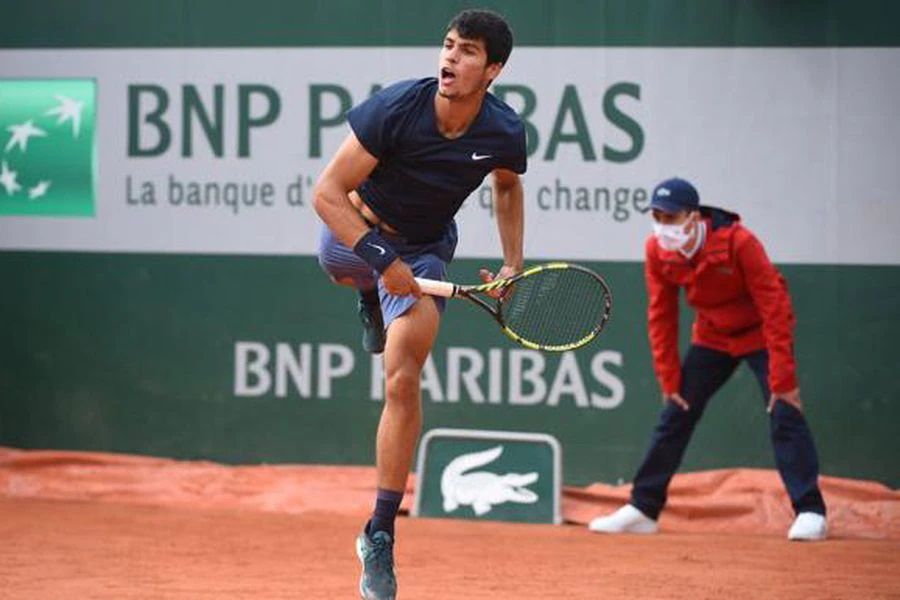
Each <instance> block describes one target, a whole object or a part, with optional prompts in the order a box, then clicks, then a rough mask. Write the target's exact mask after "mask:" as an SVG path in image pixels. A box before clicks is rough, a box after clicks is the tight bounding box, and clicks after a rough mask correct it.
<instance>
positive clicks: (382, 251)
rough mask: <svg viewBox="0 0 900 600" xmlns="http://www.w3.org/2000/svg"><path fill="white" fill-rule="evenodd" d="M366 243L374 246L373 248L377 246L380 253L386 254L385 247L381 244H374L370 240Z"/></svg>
mask: <svg viewBox="0 0 900 600" xmlns="http://www.w3.org/2000/svg"><path fill="white" fill-rule="evenodd" d="M366 244H368V245H369V246H372V247H373V248H375V249H376V250H378V253H379V254H381V255H384V253H385V249H384V248H382V247H381V246H379V245H378V244H372V243H370V242H366Z"/></svg>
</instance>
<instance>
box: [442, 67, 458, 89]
mask: <svg viewBox="0 0 900 600" xmlns="http://www.w3.org/2000/svg"><path fill="white" fill-rule="evenodd" d="M454 80H456V73H454V72H453V71H451V70H450V69H448V68H447V67H443V68H442V69H441V83H442V84H444V85H446V84H448V83H452V82H453V81H454Z"/></svg>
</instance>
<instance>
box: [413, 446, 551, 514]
mask: <svg viewBox="0 0 900 600" xmlns="http://www.w3.org/2000/svg"><path fill="white" fill-rule="evenodd" d="M561 471H562V456H561V451H560V446H559V442H558V441H557V440H556V439H555V438H554V437H552V436H550V435H547V434H541V433H519V432H511V431H482V430H470V429H432V430H431V431H429V432H428V433H427V434H425V436H424V437H423V438H422V442H421V443H420V444H419V457H418V462H417V467H416V476H417V478H418V483H417V486H416V500H415V508H414V510H413V514H414V515H415V516H420V517H444V518H451V519H485V520H491V521H514V522H527V523H560V522H562V518H561V515H560V507H559V498H560V486H561V482H562V472H561Z"/></svg>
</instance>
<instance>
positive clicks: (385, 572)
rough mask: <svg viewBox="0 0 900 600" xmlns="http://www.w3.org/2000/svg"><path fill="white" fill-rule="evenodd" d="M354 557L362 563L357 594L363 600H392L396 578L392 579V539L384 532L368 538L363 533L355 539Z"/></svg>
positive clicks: (394, 593) (378, 532)
mask: <svg viewBox="0 0 900 600" xmlns="http://www.w3.org/2000/svg"><path fill="white" fill-rule="evenodd" d="M356 555H357V556H358V557H359V561H360V562H361V563H362V567H363V570H362V575H361V576H360V578H359V594H360V596H361V597H362V598H363V599H364V600H394V599H395V598H396V597H397V578H396V577H394V539H393V538H392V537H391V536H390V534H389V533H388V532H386V531H376V532H375V533H374V534H372V536H371V537H370V536H369V535H368V534H367V533H366V532H365V531H363V532H362V533H360V534H359V537H357V538H356Z"/></svg>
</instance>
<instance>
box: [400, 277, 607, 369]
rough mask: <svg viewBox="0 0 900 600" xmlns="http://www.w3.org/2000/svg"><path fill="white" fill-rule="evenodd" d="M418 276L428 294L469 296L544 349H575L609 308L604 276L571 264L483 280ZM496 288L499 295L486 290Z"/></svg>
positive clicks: (515, 335)
mask: <svg viewBox="0 0 900 600" xmlns="http://www.w3.org/2000/svg"><path fill="white" fill-rule="evenodd" d="M416 281H417V282H418V284H419V287H420V288H421V289H422V291H423V292H424V293H426V294H429V295H431V296H441V297H443V298H466V299H467V300H471V301H472V302H474V303H475V304H477V305H478V306H480V307H481V308H483V309H484V310H486V311H487V312H488V313H490V315H491V316H492V317H494V319H495V320H496V321H497V323H499V324H500V327H501V329H502V330H503V333H505V334H506V335H507V336H509V337H510V338H512V339H513V340H514V341H516V342H518V343H519V344H521V345H523V346H525V347H526V348H532V349H534V350H544V351H547V352H565V351H567V350H575V349H576V348H580V347H582V346H584V345H585V344H587V343H589V342H590V341H591V340H593V339H594V338H595V337H597V335H598V334H599V333H600V332H601V331H602V330H603V328H604V327H605V326H606V322H607V321H608V320H609V313H610V311H611V310H612V293H611V292H610V290H609V286H608V285H606V282H605V281H604V280H603V278H602V277H600V276H599V275H597V274H596V273H594V272H593V271H591V270H590V269H587V268H585V267H582V266H581V265H574V264H570V263H563V262H555V263H548V264H545V265H537V266H534V267H529V268H528V269H525V270H524V271H522V272H521V273H519V274H518V275H515V276H513V277H509V278H507V279H495V280H494V281H491V282H489V283H484V284H481V285H457V284H455V283H450V282H447V281H437V280H434V279H423V278H419V277H417V278H416ZM497 291H499V292H500V297H499V298H493V297H491V296H490V295H489V294H490V293H491V292H497Z"/></svg>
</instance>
